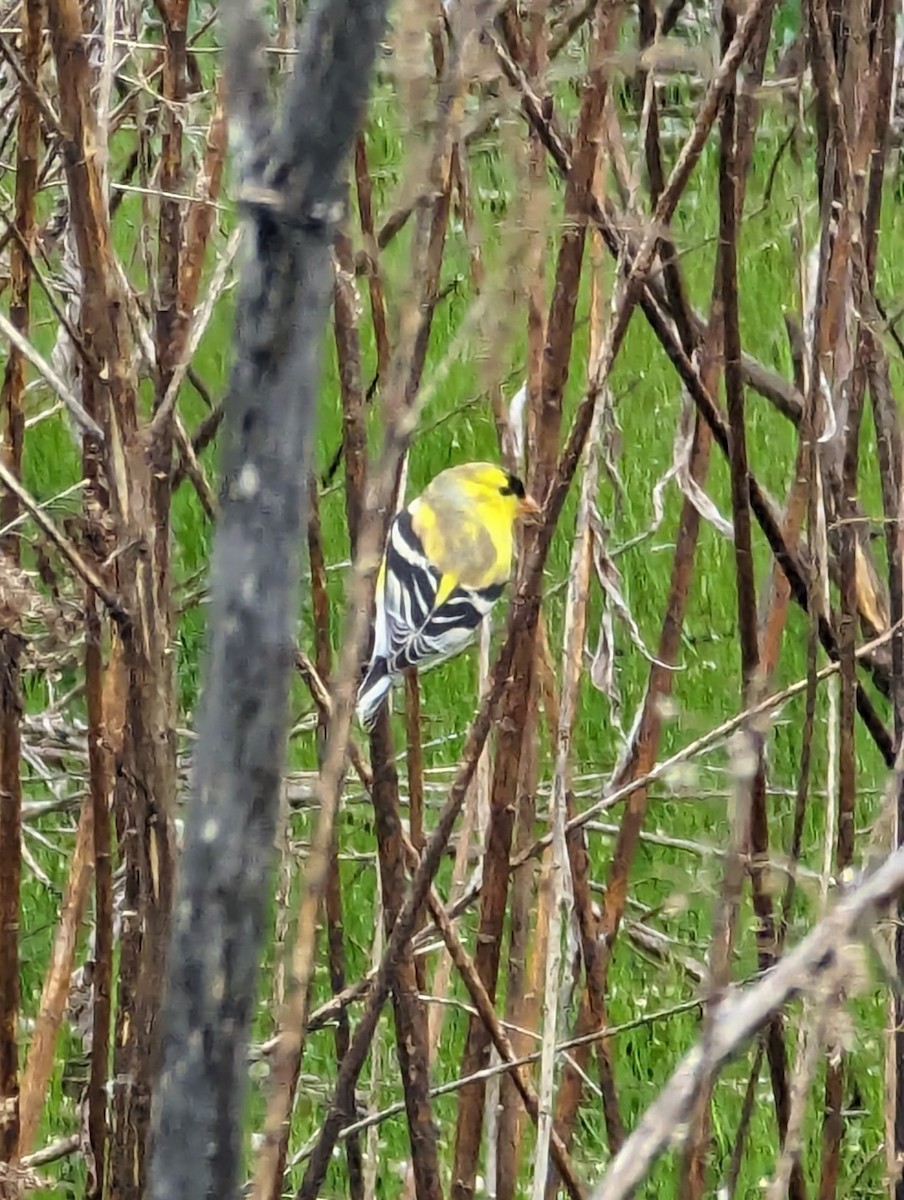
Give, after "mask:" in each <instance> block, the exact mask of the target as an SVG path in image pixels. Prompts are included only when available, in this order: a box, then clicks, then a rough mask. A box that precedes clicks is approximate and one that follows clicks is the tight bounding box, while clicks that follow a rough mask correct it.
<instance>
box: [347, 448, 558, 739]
mask: <svg viewBox="0 0 904 1200" xmlns="http://www.w3.org/2000/svg"><path fill="white" fill-rule="evenodd" d="M538 512H539V507H538V505H537V504H536V503H535V501H534V500H532V499H531V498H530V496H528V495H526V494H525V491H524V484H523V483H522V482H521V480H520V479H517V478H516V477H515V476H514V475H509V474H507V473H506V472H505V471H503V470H502V468H501V467H497V466H495V465H494V464H493V463H483V462H479V463H465V464H463V465H462V466H458V467H450V468H449V469H448V470H446V471H442V472H441V473H440V474H439V475H437V477H436V478H435V479H434V480H433V481H432V483H430V484H429V485H428V487H427V488H426V489H425V490H424V492H423V493H422V494H421V495H420V496H418V497H417V499H415V500H412V501H411V503H410V504H409V505H408V506H407V508H404V509H402V511H401V512H400V513H399V514H398V516H396V518H395V520H394V521H393V523H392V525H391V526H390V529H389V537H388V538H387V541H386V549H385V551H384V554H383V562H382V564H381V566H380V571H379V574H378V576H377V596H376V604H377V608H376V621H375V628H374V648H373V654H372V655H371V659H370V665H369V666H368V669H367V673H366V674H365V676H364V679H363V681H362V683H361V686H360V688H359V689H358V702H357V712H358V720H359V721H360V722H361V724H362V725H363V727H364V728H365V729H367V730H370V729H372V728H373V726H374V723H375V721H376V718H377V713H378V712H379V711H380V707H381V706H382V704H383V701H384V700H385V699H386V696H387V695H388V694H389V690H390V688H391V687H392V685H393V683H394V682H395V681H396V680H397V679H398V678H399V676H400V675H401V674H402V672H403V671H405V670H407V669H408V668H409V667H417V668H421V669H425V668H427V667H432V666H435V665H436V664H437V663H440V662H443V661H444V660H445V659H447V658H451V657H452V656H453V655H454V654H458V653H459V651H461V650H463V649H464V648H465V646H467V645H468V643H469V642H471V641H472V640H473V639H474V637H475V636H476V634H477V630H478V629H479V627H480V624H481V622H482V621H483V620H484V618H485V617H486V616H487V614H488V613H489V611H490V609H491V608H492V607H493V605H494V604H495V603H496V601H497V600H498V599H499V597H500V596H501V595H502V592H503V590H504V589H505V585H506V583H507V582H508V580H509V577H510V575H511V572H512V551H513V549H514V530H515V522H516V521H517V519H518V518H519V516H525V515H528V514H536V513H538Z"/></svg>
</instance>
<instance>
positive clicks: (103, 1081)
mask: <svg viewBox="0 0 904 1200" xmlns="http://www.w3.org/2000/svg"><path fill="white" fill-rule="evenodd" d="M111 670H115V666H112V665H111ZM85 692H86V698H87V707H88V762H89V771H90V789H91V801H90V802H91V810H92V820H91V831H92V834H93V842H94V963H93V968H92V975H91V987H92V992H91V995H92V1014H91V1015H92V1028H91V1070H90V1078H89V1081H88V1138H89V1142H90V1146H91V1155H92V1163H91V1173H90V1181H91V1186H90V1193H89V1194H90V1196H91V1198H92V1200H102V1197H103V1194H104V1186H105V1180H106V1162H107V1084H108V1080H109V1074H110V1013H111V1002H112V994H113V862H112V848H111V842H110V804H109V796H110V791H111V778H110V776H111V771H110V767H111V763H110V746H109V743H108V734H107V726H106V724H105V717H109V716H111V715H112V714H110V713H106V714H105V712H104V701H103V653H102V649H101V623H100V616H99V614H98V612H97V607H96V604H95V601H94V597H93V596H92V595H91V594H90V593H88V594H87V595H86V597H85Z"/></svg>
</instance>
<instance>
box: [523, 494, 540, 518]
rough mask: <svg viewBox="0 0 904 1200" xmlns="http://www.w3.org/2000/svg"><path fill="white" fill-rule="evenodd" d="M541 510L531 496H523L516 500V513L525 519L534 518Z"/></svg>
mask: <svg viewBox="0 0 904 1200" xmlns="http://www.w3.org/2000/svg"><path fill="white" fill-rule="evenodd" d="M542 511H543V510H542V509H541V508H540V505H539V504H538V503H537V502H536V500H535V499H534V498H533V496H524V497H523V498H522V499H521V500H519V502H518V515H519V516H521V517H523V518H525V519H526V520H536V519H537V518H538V517H539V516H540V513H541V512H542Z"/></svg>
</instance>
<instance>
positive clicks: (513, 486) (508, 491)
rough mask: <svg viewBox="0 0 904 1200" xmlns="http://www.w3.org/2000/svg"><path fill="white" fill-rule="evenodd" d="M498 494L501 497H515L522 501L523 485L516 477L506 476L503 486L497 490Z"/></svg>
mask: <svg viewBox="0 0 904 1200" xmlns="http://www.w3.org/2000/svg"><path fill="white" fill-rule="evenodd" d="M499 494H500V495H502V496H517V497H518V499H519V500H523V499H524V484H523V483H522V482H521V480H520V479H519V478H518V476H517V475H508V476H507V477H506V482H505V486H504V487H501V488H500V489H499Z"/></svg>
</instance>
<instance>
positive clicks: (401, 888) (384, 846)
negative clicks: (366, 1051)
mask: <svg viewBox="0 0 904 1200" xmlns="http://www.w3.org/2000/svg"><path fill="white" fill-rule="evenodd" d="M370 761H371V766H372V769H373V776H374V779H373V790H372V793H371V795H372V799H373V806H374V826H375V830H376V836H377V852H378V856H379V862H380V885H381V888H382V893H383V921H384V925H385V929H386V936H387V939H389V938H390V937H391V934H392V928H393V925H394V924H395V922H396V920H397V919H398V915H399V912H400V911H401V908H402V905H403V903H404V897H405V890H406V887H405V884H406V880H405V847H404V841H403V835H402V824H401V820H400V817H399V777H398V773H397V772H396V767H395V761H394V756H393V749H392V734H391V730H390V718H389V711H388V708H387V707H385V706H384V707H383V709H382V710H381V712H380V714H379V716H378V717H377V723H376V726H375V728H374V730H373V733H372V734H371V738H370ZM392 1000H393V1014H394V1017H395V1029H396V1054H397V1056H398V1060H399V1073H400V1075H401V1078H402V1089H403V1092H404V1096H405V1111H406V1113H407V1116H408V1138H409V1142H410V1145H411V1164H412V1171H413V1175H414V1183H415V1188H416V1194H417V1196H418V1200H441V1197H442V1187H441V1184H440V1178H439V1155H438V1146H437V1131H436V1126H435V1125H434V1123H433V1115H432V1111H431V1104H430V1082H429V1063H430V1054H429V1050H428V1040H427V1013H426V1010H425V1008H424V1005H423V1004H422V1003H421V1001H420V999H419V989H418V981H417V975H416V972H415V968H414V955H413V953H412V949H411V945H410V943H409V942H406V943H404V944H403V945H402V946H400V947H399V955H398V958H397V959H396V962H395V965H394V971H393V979H392Z"/></svg>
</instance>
